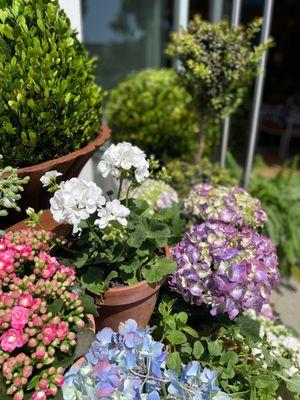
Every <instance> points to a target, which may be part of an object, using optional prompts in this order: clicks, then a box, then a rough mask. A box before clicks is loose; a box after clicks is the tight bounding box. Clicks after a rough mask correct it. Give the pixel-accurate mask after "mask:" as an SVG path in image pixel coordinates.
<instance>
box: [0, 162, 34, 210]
mask: <svg viewBox="0 0 300 400" xmlns="http://www.w3.org/2000/svg"><path fill="white" fill-rule="evenodd" d="M28 181H29V177H25V178H22V179H21V178H19V177H18V174H17V170H16V169H15V168H12V167H5V168H0V217H4V216H6V215H7V214H8V211H7V210H9V209H12V208H13V209H15V210H17V211H20V208H19V207H18V204H17V202H18V200H20V198H21V194H20V192H22V191H23V190H24V189H23V185H25V184H26V183H27V182H28Z"/></svg>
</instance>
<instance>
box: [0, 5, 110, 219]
mask: <svg viewBox="0 0 300 400" xmlns="http://www.w3.org/2000/svg"><path fill="white" fill-rule="evenodd" d="M0 9H1V15H0V47H1V54H0V101H1V110H0V153H2V154H3V157H4V165H11V166H12V167H15V168H19V170H18V174H19V176H20V177H21V178H23V177H25V176H30V182H29V184H28V185H27V186H26V188H25V190H24V193H23V196H22V201H21V202H20V203H19V204H20V207H21V209H22V212H23V215H22V213H18V214H17V213H16V214H15V215H14V218H15V220H14V221H17V220H20V219H22V217H24V215H25V209H26V208H27V207H28V206H31V207H34V208H35V209H36V210H39V209H45V208H48V207H49V196H48V194H47V193H46V192H45V191H42V190H41V188H40V185H39V179H40V177H41V176H42V175H43V174H44V173H45V172H47V171H49V170H51V169H53V168H55V169H57V170H58V171H59V172H61V173H62V174H63V176H64V179H70V178H71V177H72V176H77V175H78V174H79V172H80V171H81V169H82V167H83V166H84V164H85V163H86V162H87V160H88V159H89V158H90V157H91V155H92V154H93V152H94V151H95V150H96V149H97V148H98V147H99V146H101V145H102V144H103V142H104V141H105V139H106V138H107V136H108V128H107V127H103V128H102V129H101V126H100V125H101V119H102V100H103V97H104V92H103V91H102V90H101V88H100V87H98V86H97V85H96V84H95V79H94V75H93V71H94V68H95V60H94V59H89V58H88V57H87V53H86V52H85V50H84V48H83V46H82V44H81V43H80V42H79V40H78V38H77V36H76V32H75V31H74V30H72V28H71V26H70V21H69V19H68V18H67V16H66V14H65V13H64V11H63V10H61V9H60V7H59V4H58V1H49V0H47V1H45V0H34V1H33V0H28V1H21V2H18V1H9V0H1V2H0ZM9 222H10V223H11V222H12V216H11V215H10V220H9Z"/></svg>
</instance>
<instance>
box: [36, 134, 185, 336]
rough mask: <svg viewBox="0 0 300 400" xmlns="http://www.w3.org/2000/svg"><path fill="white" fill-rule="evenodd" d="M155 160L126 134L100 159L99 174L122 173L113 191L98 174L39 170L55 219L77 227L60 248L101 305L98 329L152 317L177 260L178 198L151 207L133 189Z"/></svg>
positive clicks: (61, 255)
mask: <svg viewBox="0 0 300 400" xmlns="http://www.w3.org/2000/svg"><path fill="white" fill-rule="evenodd" d="M154 166H155V167H157V164H156V163H155V162H153V161H149V160H147V158H146V155H145V153H144V152H143V151H141V150H140V149H139V148H138V147H136V146H132V145H131V144H130V143H126V142H123V143H119V144H117V145H115V144H113V145H111V146H110V147H109V148H108V149H107V150H106V151H105V153H104V154H103V157H102V160H101V161H100V163H99V165H98V171H99V172H100V174H101V175H102V177H104V178H107V177H109V178H112V177H114V178H115V179H116V180H117V190H115V192H113V190H111V191H108V192H107V193H106V194H105V193H103V192H102V189H101V188H100V187H98V186H97V185H96V184H95V183H94V182H86V181H84V180H82V179H78V178H72V179H71V180H69V181H66V182H62V183H61V184H60V185H58V183H57V181H56V176H55V175H56V173H55V172H52V174H51V176H49V174H48V175H47V176H44V177H43V178H42V181H43V184H44V185H46V186H47V185H48V187H49V190H50V191H52V192H53V191H54V195H53V197H52V198H51V199H50V204H51V207H50V211H51V213H52V216H53V218H54V220H55V221H57V222H58V223H60V224H70V225H71V226H72V227H73V229H72V235H70V236H69V237H66V240H67V242H68V246H65V248H64V249H58V250H57V255H58V256H60V257H62V258H63V259H64V262H68V263H70V265H72V266H73V267H75V268H77V271H78V274H79V277H80V284H81V286H82V288H84V289H85V290H86V291H88V292H89V293H92V294H93V295H94V298H95V300H96V302H97V303H98V304H99V305H100V306H101V307H100V310H99V318H98V319H97V320H96V326H97V328H98V329H99V328H101V327H105V326H110V327H112V328H114V329H117V327H118V325H119V322H120V321H125V320H127V319H128V318H129V317H131V318H135V319H136V320H137V321H138V323H139V325H141V326H143V325H145V324H147V323H148V321H149V319H150V317H151V314H152V312H153V308H154V306H155V302H156V299H157V296H158V291H159V289H160V287H161V285H162V283H163V282H164V278H165V277H166V276H167V275H169V274H171V273H172V272H174V270H175V268H176V263H175V262H174V261H173V260H171V259H170V258H169V257H168V247H167V246H168V245H175V244H176V243H177V241H178V239H179V238H180V236H181V232H182V224H183V221H182V219H181V217H180V208H179V206H178V204H174V205H173V206H171V207H168V208H160V209H158V210H155V211H154V210H152V209H150V206H149V204H148V203H147V202H146V201H143V200H140V199H135V198H132V197H131V193H133V192H134V190H135V189H137V187H138V186H139V185H140V184H141V183H142V182H143V181H144V180H145V179H146V178H147V177H148V176H149V175H150V174H153V171H152V167H154ZM151 171H152V172H151ZM162 174H163V172H160V175H162ZM105 195H106V196H105ZM150 211H151V212H150ZM66 259H68V261H66Z"/></svg>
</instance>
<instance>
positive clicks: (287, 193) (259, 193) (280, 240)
mask: <svg viewBox="0 0 300 400" xmlns="http://www.w3.org/2000/svg"><path fill="white" fill-rule="evenodd" d="M297 164H298V159H297V158H295V159H294V160H293V161H292V162H288V163H286V164H285V165H284V166H283V167H282V168H281V169H280V170H279V171H278V172H277V173H275V174H273V176H264V175H263V169H265V168H266V164H264V163H263V162H262V160H261V159H260V160H259V161H257V162H256V168H255V169H254V172H253V174H252V177H251V181H250V187H249V192H250V193H251V194H252V195H253V196H254V197H257V198H258V199H259V200H260V201H261V202H262V205H263V209H264V210H265V212H266V213H267V215H268V221H267V222H266V224H265V228H264V233H265V234H266V235H267V236H269V237H270V238H271V240H272V241H273V242H274V244H275V245H276V247H277V252H278V256H279V260H280V268H281V272H282V273H283V274H289V273H290V272H291V270H292V269H293V267H299V265H300V246H299V237H300V175H299V172H298V171H297ZM258 166H259V168H258Z"/></svg>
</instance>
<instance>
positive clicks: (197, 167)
mask: <svg viewBox="0 0 300 400" xmlns="http://www.w3.org/2000/svg"><path fill="white" fill-rule="evenodd" d="M166 169H167V171H168V173H169V174H170V175H171V177H172V182H171V184H172V186H173V187H174V189H175V190H176V191H177V192H178V194H180V195H181V196H186V195H187V194H188V193H189V191H190V189H191V187H192V186H194V185H196V184H198V183H201V182H210V183H212V184H215V185H223V186H235V185H237V184H238V179H237V178H236V177H235V176H234V175H233V174H232V173H231V172H230V171H228V170H227V169H224V168H221V167H220V164H219V163H211V162H210V161H209V160H208V159H206V158H204V159H202V160H201V162H200V163H190V162H186V161H182V160H180V159H175V160H173V161H170V162H169V163H167V164H166Z"/></svg>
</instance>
